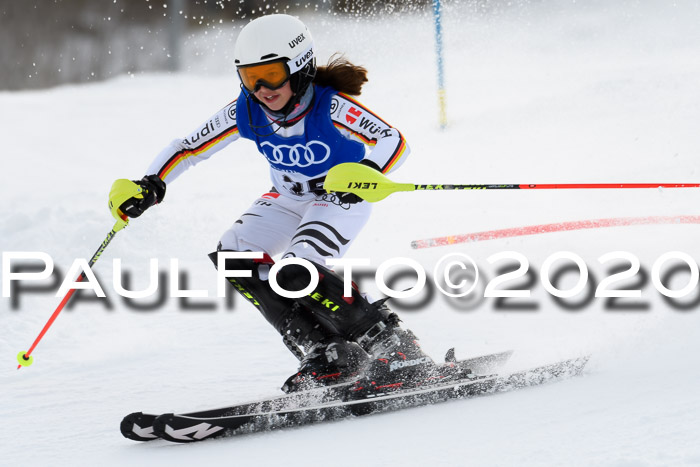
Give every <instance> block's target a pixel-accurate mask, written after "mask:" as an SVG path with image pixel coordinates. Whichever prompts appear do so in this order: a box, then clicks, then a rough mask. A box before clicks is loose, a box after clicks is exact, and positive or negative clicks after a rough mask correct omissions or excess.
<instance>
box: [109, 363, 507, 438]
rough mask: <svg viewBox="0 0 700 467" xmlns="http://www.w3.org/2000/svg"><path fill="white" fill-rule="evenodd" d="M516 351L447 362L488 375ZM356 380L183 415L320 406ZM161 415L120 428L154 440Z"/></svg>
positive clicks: (136, 416) (140, 416) (135, 416)
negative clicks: (156, 424)
mask: <svg viewBox="0 0 700 467" xmlns="http://www.w3.org/2000/svg"><path fill="white" fill-rule="evenodd" d="M512 354H513V351H512V350H509V351H505V352H499V353H494V354H488V355H482V356H479V357H474V358H469V359H466V360H459V361H458V360H457V359H456V358H455V353H454V349H450V350H448V351H447V354H446V356H445V362H446V363H448V364H454V365H457V366H458V367H460V368H464V369H470V370H471V371H472V373H474V374H476V375H483V374H488V373H491V372H493V371H495V370H496V369H498V368H499V367H500V366H502V365H504V364H505V363H506V362H507V361H508V359H509V358H510V357H511V355H512ZM353 384H355V383H354V382H349V383H344V384H337V385H331V386H325V387H319V388H314V389H310V390H308V391H301V392H297V393H292V394H282V395H280V396H276V397H272V398H266V399H261V400H257V401H252V402H244V403H241V404H236V405H232V406H229V407H222V408H218V409H211V410H203V411H198V412H190V413H186V414H182V415H183V416H189V417H198V418H216V417H222V416H235V415H246V414H251V413H263V412H271V411H276V410H282V409H287V408H292V407H293V408H301V407H309V406H312V405H319V404H322V403H325V402H329V401H334V400H338V399H339V398H340V397H342V396H343V395H344V394H346V392H347V389H348V388H349V387H350V386H352V385H353ZM158 415H159V414H153V413H143V412H134V413H130V414H129V415H127V416H126V417H124V419H123V420H122V422H121V425H120V431H121V433H122V435H123V436H124V437H125V438H128V439H131V440H134V441H152V440H154V439H158V437H159V436H158V435H157V434H156V433H155V432H154V429H153V423H154V422H155V420H156V418H157V417H158Z"/></svg>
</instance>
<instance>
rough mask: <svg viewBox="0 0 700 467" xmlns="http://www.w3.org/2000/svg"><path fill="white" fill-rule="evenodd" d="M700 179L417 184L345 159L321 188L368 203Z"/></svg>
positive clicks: (656, 185)
mask: <svg viewBox="0 0 700 467" xmlns="http://www.w3.org/2000/svg"><path fill="white" fill-rule="evenodd" d="M697 187H700V183H558V184H532V183H525V184H518V185H515V184H502V185H495V184H494V185H452V184H434V185H417V184H413V183H397V182H394V181H392V180H390V179H389V178H387V177H386V176H385V175H383V174H382V173H380V172H378V171H376V170H374V169H372V168H371V167H368V166H366V165H362V164H356V163H352V162H347V163H344V164H339V165H336V166H335V167H333V168H331V170H329V171H328V175H326V180H325V182H324V188H325V190H326V191H327V192H329V193H330V192H333V191H336V192H350V193H354V194H356V195H357V196H359V197H361V198H362V199H364V200H365V201H369V202H371V203H374V202H377V201H381V200H383V199H384V198H386V197H387V196H389V195H390V194H392V193H396V192H399V191H427V190H430V191H433V190H552V189H591V188H595V189H601V188H603V189H605V188H608V189H609V188H697Z"/></svg>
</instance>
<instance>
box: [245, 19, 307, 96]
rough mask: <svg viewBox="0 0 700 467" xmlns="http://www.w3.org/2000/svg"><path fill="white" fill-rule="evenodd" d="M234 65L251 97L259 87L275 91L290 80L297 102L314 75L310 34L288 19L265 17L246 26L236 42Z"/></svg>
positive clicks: (294, 20) (303, 26) (300, 25)
mask: <svg viewBox="0 0 700 467" xmlns="http://www.w3.org/2000/svg"><path fill="white" fill-rule="evenodd" d="M234 62H235V64H236V68H237V70H238V75H239V77H240V78H241V82H242V83H243V86H245V88H246V89H247V90H248V91H249V92H250V93H253V92H255V91H256V90H257V89H258V88H259V86H260V85H265V86H266V87H269V88H270V89H277V88H279V87H281V86H283V85H284V84H285V83H286V82H287V80H289V81H290V84H291V88H292V91H293V92H294V93H295V94H296V97H297V99H298V98H301V95H302V94H303V93H304V91H306V89H307V88H308V87H309V85H310V84H311V81H312V80H313V78H314V76H315V75H316V57H315V56H314V49H313V39H312V38H311V32H309V29H308V28H307V27H306V26H305V25H304V23H302V22H301V21H300V20H298V19H297V18H295V17H293V16H289V15H268V16H263V17H260V18H257V19H255V20H253V21H251V22H250V23H248V24H247V25H246V26H245V27H244V28H243V29H242V30H241V32H240V34H239V35H238V39H237V40H236V46H235V49H234ZM262 65H264V66H262Z"/></svg>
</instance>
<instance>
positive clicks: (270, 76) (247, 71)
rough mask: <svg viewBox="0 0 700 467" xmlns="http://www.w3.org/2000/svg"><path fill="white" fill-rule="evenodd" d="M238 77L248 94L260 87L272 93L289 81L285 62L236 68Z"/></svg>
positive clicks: (279, 61)
mask: <svg viewBox="0 0 700 467" xmlns="http://www.w3.org/2000/svg"><path fill="white" fill-rule="evenodd" d="M238 76H239V77H240V78H241V83H243V86H245V88H246V89H247V90H248V91H250V92H256V91H257V90H258V89H260V87H261V86H265V87H266V88H268V89H270V90H273V91H274V90H275V89H279V88H281V87H282V86H284V84H285V83H286V82H287V81H289V67H288V66H287V60H278V61H274V62H265V63H260V64H257V65H247V66H242V67H239V68H238Z"/></svg>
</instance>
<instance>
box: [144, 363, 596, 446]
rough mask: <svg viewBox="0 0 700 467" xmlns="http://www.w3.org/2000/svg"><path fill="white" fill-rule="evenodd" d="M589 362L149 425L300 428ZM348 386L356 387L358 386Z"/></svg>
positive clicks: (561, 374)
mask: <svg viewBox="0 0 700 467" xmlns="http://www.w3.org/2000/svg"><path fill="white" fill-rule="evenodd" d="M587 361H588V357H583V358H578V359H572V360H565V361H561V362H557V363H553V364H549V365H543V366H539V367H536V368H533V369H529V370H525V371H519V372H515V373H511V374H507V375H502V376H501V375H490V376H483V375H481V376H480V375H473V374H472V375H462V376H460V377H459V378H457V379H456V380H455V379H453V380H451V381H449V382H440V383H435V384H431V385H427V386H420V387H416V388H412V389H399V390H391V389H387V390H385V392H381V391H378V392H376V393H372V394H371V395H369V396H363V397H361V398H358V399H353V397H352V390H350V389H349V390H348V391H347V392H346V395H345V397H343V398H341V399H339V400H335V401H329V402H326V403H322V404H319V405H312V406H308V407H296V408H287V409H281V410H271V411H261V412H255V413H253V412H251V413H246V414H237V415H225V416H219V417H207V416H193V415H176V414H163V415H160V416H159V417H157V418H156V420H155V421H154V423H153V429H154V433H155V434H156V435H158V436H160V437H161V438H162V439H165V440H167V441H172V442H177V443H190V442H195V441H202V440H205V439H209V438H215V437H221V436H235V435H240V434H245V433H255V432H263V431H270V430H274V429H278V428H289V427H298V426H302V425H307V424H312V423H318V422H322V421H335V420H340V419H343V418H348V417H352V416H360V415H368V414H374V413H381V412H388V411H395V410H401V409H405V408H410V407H418V406H422V405H428V404H435V403H438V402H445V401H448V400H452V399H464V398H471V397H475V396H479V395H487V394H494V393H500V392H506V391H511V390H514V389H519V388H525V387H531V386H536V385H540V384H543V383H546V382H548V381H552V380H555V379H562V378H567V377H572V376H575V375H578V374H580V373H581V372H582V371H583V368H584V367H585V365H586V363H587ZM352 389H356V386H355V387H353V388H352Z"/></svg>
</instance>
